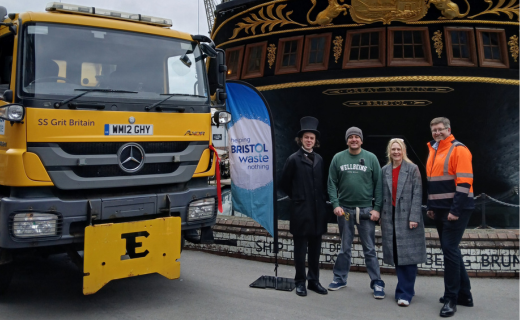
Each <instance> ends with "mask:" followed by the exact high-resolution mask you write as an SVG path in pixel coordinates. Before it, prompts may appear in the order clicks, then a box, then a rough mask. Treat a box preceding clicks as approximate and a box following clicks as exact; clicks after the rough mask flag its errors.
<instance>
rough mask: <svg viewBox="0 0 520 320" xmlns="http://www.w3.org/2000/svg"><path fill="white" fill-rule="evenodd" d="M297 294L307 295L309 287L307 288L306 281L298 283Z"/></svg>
mask: <svg viewBox="0 0 520 320" xmlns="http://www.w3.org/2000/svg"><path fill="white" fill-rule="evenodd" d="M296 294H297V295H299V296H300V297H305V296H306V295H307V289H305V282H299V283H297V284H296Z"/></svg>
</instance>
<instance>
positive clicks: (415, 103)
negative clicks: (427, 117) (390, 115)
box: [343, 100, 432, 107]
mask: <svg viewBox="0 0 520 320" xmlns="http://www.w3.org/2000/svg"><path fill="white" fill-rule="evenodd" d="M430 104H432V102H431V101H428V100H357V101H347V102H344V103H343V105H345V106H347V107H424V106H427V105H430Z"/></svg>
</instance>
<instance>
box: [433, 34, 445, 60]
mask: <svg viewBox="0 0 520 320" xmlns="http://www.w3.org/2000/svg"><path fill="white" fill-rule="evenodd" d="M432 40H433V46H434V47H435V52H437V55H438V56H439V58H440V57H441V54H442V48H443V47H444V45H443V44H442V32H441V31H440V30H437V31H435V32H434V33H433V37H432Z"/></svg>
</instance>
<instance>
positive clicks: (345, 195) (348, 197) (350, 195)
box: [327, 149, 383, 212]
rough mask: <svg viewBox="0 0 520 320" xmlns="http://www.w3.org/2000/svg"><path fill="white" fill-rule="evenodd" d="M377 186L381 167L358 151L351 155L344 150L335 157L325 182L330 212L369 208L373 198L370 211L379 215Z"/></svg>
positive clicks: (379, 187) (374, 159)
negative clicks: (372, 209)
mask: <svg viewBox="0 0 520 320" xmlns="http://www.w3.org/2000/svg"><path fill="white" fill-rule="evenodd" d="M363 163H364V164H363ZM381 183H382V182H381V167H380V166H379V161H378V160H377V157H376V156H375V155H374V154H373V153H372V152H368V151H366V150H364V149H361V152H360V153H359V154H357V155H352V154H350V152H349V151H348V149H347V150H344V151H341V152H338V153H336V155H335V156H334V158H333V159H332V162H331V164H330V168H329V179H328V182H327V187H328V192H329V198H330V202H331V203H332V208H336V207H339V206H342V207H360V208H364V207H371V206H372V199H373V198H375V203H374V210H376V211H377V212H381V206H382V203H383V195H382V188H381Z"/></svg>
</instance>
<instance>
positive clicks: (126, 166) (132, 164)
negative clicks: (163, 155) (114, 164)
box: [117, 143, 144, 173]
mask: <svg viewBox="0 0 520 320" xmlns="http://www.w3.org/2000/svg"><path fill="white" fill-rule="evenodd" d="M117 159H118V162H119V167H120V168H121V170H123V171H124V172H128V173H135V172H137V171H139V170H141V169H142V168H143V166H144V149H143V147H141V146H140V145H138V144H137V143H127V144H124V145H123V146H121V148H119V151H118V152H117Z"/></svg>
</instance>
